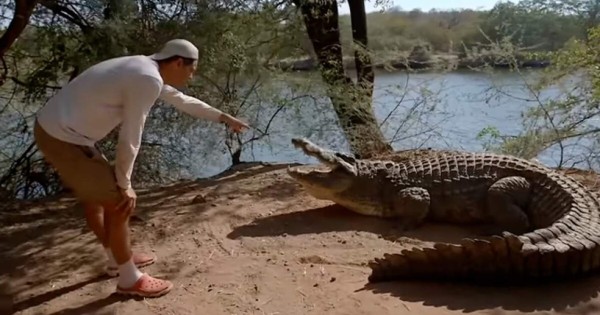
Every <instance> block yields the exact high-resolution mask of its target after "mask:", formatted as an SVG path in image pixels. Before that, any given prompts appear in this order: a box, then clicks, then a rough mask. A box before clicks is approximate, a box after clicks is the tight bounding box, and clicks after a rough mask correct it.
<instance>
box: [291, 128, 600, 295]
mask: <svg viewBox="0 0 600 315" xmlns="http://www.w3.org/2000/svg"><path fill="white" fill-rule="evenodd" d="M292 143H293V144H294V145H295V146H296V147H299V148H300V149H302V150H303V151H304V152H305V153H306V154H308V155H310V156H314V157H316V158H318V159H319V160H320V161H321V162H323V163H324V164H326V165H328V166H329V167H331V168H332V169H331V170H329V171H320V170H314V169H309V170H304V169H303V168H294V169H289V171H288V173H289V175H290V176H291V177H293V178H294V179H295V180H297V181H298V182H299V183H300V184H301V185H302V186H303V187H304V188H305V189H306V190H307V191H308V193H309V194H311V195H313V196H314V197H316V198H319V199H327V200H331V201H333V202H336V203H338V204H340V205H342V206H345V207H346V208H348V209H350V210H353V211H355V212H358V213H362V214H365V215H373V216H379V217H394V218H397V219H398V220H402V221H404V222H407V223H408V226H416V225H418V224H420V223H422V222H424V221H425V220H435V221H445V222H451V223H464V224H466V223H488V224H491V225H492V226H495V227H497V229H498V230H497V231H496V232H497V233H498V235H495V236H492V237H487V238H482V239H464V240H463V241H462V242H461V243H460V244H459V245H451V244H444V243H438V244H435V246H434V248H425V249H411V250H403V251H402V252H401V253H397V254H384V257H383V258H376V259H374V260H372V261H370V262H369V266H370V268H371V270H372V273H371V275H370V277H369V280H370V281H371V282H376V281H390V280H396V279H436V280H441V279H448V280H450V279H454V280H466V281H476V282H477V281H484V282H487V283H490V282H493V283H497V284H500V283H517V282H522V281H530V280H533V279H536V280H550V279H557V278H563V277H572V276H576V275H584V274H587V273H589V272H591V271H596V270H597V269H598V267H599V266H600V246H598V245H600V236H599V235H600V234H599V232H600V213H599V211H598V209H599V205H600V202H599V199H598V196H597V195H596V194H595V193H593V192H591V191H588V190H587V189H586V188H585V187H584V186H583V185H582V184H581V183H579V182H577V181H576V180H574V179H572V178H571V177H569V176H566V175H562V174H560V173H558V172H556V171H554V170H552V169H550V168H547V167H545V166H543V165H541V164H539V163H535V162H531V161H527V160H524V159H519V158H516V157H512V156H505V155H496V154H489V153H468V152H458V151H443V152H436V151H430V153H427V154H424V155H420V156H417V157H410V158H405V157H400V158H397V159H396V162H393V161H391V160H383V161H382V160H355V159H353V158H352V157H350V156H347V155H344V154H341V153H337V152H333V151H328V150H325V149H323V148H320V147H318V146H316V145H315V144H313V143H311V142H310V141H308V140H306V139H293V140H292Z"/></svg>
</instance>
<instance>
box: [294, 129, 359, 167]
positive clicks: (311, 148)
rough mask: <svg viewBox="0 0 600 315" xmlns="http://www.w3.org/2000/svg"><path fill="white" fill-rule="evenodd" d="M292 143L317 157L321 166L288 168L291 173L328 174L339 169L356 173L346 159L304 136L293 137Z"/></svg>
mask: <svg viewBox="0 0 600 315" xmlns="http://www.w3.org/2000/svg"><path fill="white" fill-rule="evenodd" d="M292 144H293V145H294V147H296V148H298V149H300V150H302V151H303V152H304V154H306V155H308V156H312V157H315V158H317V159H318V160H319V161H320V162H321V163H322V165H321V166H323V167H321V168H315V167H314V166H312V167H310V168H307V167H295V168H290V169H289V170H290V171H291V172H293V173H297V174H299V175H306V174H315V175H318V174H330V173H332V172H334V171H336V170H338V169H339V170H343V171H346V172H349V173H351V174H356V169H355V168H354V165H352V164H350V163H348V162H347V161H344V160H343V159H342V158H341V157H340V156H338V155H337V154H336V152H334V151H331V150H327V149H324V148H321V147H319V146H317V145H316V144H314V143H312V142H311V141H309V140H308V139H305V138H293V139H292Z"/></svg>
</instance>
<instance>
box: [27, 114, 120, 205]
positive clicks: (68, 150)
mask: <svg viewBox="0 0 600 315" xmlns="http://www.w3.org/2000/svg"><path fill="white" fill-rule="evenodd" d="M33 134H34V137H35V142H36V145H37V147H38V149H39V150H40V151H41V152H42V154H43V155H44V158H45V159H46V161H47V162H48V163H49V164H50V165H51V166H52V167H54V169H55V170H56V172H57V173H58V175H59V177H60V179H61V181H62V182H63V184H64V185H65V186H66V187H68V188H69V189H71V190H72V191H73V193H74V194H75V197H76V198H77V199H79V200H80V201H82V202H94V203H105V202H110V203H115V202H118V201H119V200H120V199H121V193H120V192H119V189H118V186H117V182H116V178H115V175H114V174H115V173H114V169H113V167H112V166H111V165H110V163H108V161H107V160H106V157H105V156H104V155H103V154H102V152H100V150H98V149H97V148H95V147H88V146H81V145H76V144H72V143H67V142H64V141H61V140H58V139H56V138H54V137H52V136H50V135H49V134H48V133H46V131H45V130H44V129H43V128H42V127H41V126H40V125H39V124H38V122H37V121H36V122H35V126H34V128H33Z"/></svg>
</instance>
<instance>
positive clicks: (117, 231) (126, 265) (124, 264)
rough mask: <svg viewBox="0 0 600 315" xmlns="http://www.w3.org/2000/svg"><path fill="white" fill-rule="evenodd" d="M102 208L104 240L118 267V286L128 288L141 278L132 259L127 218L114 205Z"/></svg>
mask: <svg viewBox="0 0 600 315" xmlns="http://www.w3.org/2000/svg"><path fill="white" fill-rule="evenodd" d="M104 208H105V209H106V211H105V212H104V222H105V223H106V225H105V230H106V236H107V237H106V238H107V239H108V244H109V247H110V249H111V252H112V254H113V257H114V259H115V262H116V263H117V265H119V286H120V287H123V288H128V287H131V286H132V285H134V284H135V282H136V281H137V280H138V279H139V278H140V277H141V276H142V273H141V272H140V271H139V270H138V269H137V267H136V266H135V264H134V263H133V259H132V253H131V240H130V237H129V216H128V215H127V214H124V213H122V211H119V210H118V209H117V206H116V205H115V204H107V205H105V206H104Z"/></svg>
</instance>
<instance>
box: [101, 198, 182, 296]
mask: <svg viewBox="0 0 600 315" xmlns="http://www.w3.org/2000/svg"><path fill="white" fill-rule="evenodd" d="M104 209H105V211H104V222H105V223H106V225H105V229H106V236H107V238H108V243H109V245H110V249H111V251H112V253H113V256H114V258H115V261H116V263H117V264H118V266H119V267H118V269H119V280H118V283H117V292H119V293H125V294H135V295H143V296H161V295H163V294H166V293H168V292H169V291H170V290H171V289H172V288H173V284H172V283H171V282H170V281H167V280H159V279H156V278H152V277H150V276H149V275H147V274H143V273H142V272H141V271H140V270H139V269H138V267H137V266H136V265H135V264H134V261H133V257H132V256H133V255H132V252H131V241H130V237H129V213H127V211H122V210H121V209H118V207H117V206H116V204H115V203H113V204H105V205H104Z"/></svg>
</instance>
